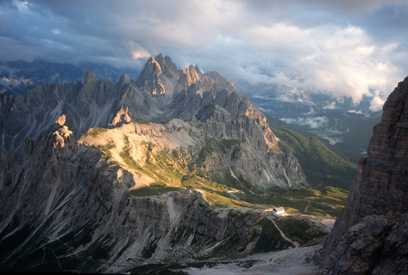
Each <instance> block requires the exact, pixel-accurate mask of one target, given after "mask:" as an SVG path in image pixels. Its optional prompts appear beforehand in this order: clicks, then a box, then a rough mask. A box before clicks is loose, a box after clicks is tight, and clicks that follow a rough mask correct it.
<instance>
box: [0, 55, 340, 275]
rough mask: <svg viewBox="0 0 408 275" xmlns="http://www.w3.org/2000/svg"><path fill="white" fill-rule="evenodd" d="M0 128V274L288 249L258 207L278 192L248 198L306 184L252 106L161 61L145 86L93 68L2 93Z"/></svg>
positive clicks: (211, 75)
mask: <svg viewBox="0 0 408 275" xmlns="http://www.w3.org/2000/svg"><path fill="white" fill-rule="evenodd" d="M0 133H1V141H0V149H1V151H2V153H1V154H0V163H1V165H0V167H1V168H0V180H1V182H2V185H1V190H0V191H1V192H0V194H1V210H0V216H1V221H0V247H2V249H1V251H0V252H1V253H0V261H1V266H0V269H1V270H14V271H42V272H43V271H71V272H74V271H81V272H84V271H85V272H91V271H92V272H125V271H128V270H130V269H131V268H134V267H135V266H140V265H143V264H146V262H149V263H160V262H163V261H173V262H174V261H175V262H178V261H186V260H188V259H190V260H197V259H200V258H201V259H207V258H211V257H214V256H219V255H222V256H223V257H225V258H234V257H241V256H245V255H248V254H250V253H255V252H265V251H270V250H276V249H283V248H285V247H288V246H290V243H288V241H286V240H285V239H284V238H283V237H282V236H281V235H280V233H279V231H278V230H277V229H276V227H275V226H274V225H273V224H272V223H271V221H270V220H269V219H268V218H267V217H266V216H265V215H264V214H263V211H262V210H259V209H263V208H265V207H272V206H275V205H276V204H274V201H273V196H267V197H264V199H263V200H266V201H267V203H265V202H263V203H262V204H258V203H256V202H255V201H251V200H250V198H252V199H254V198H258V199H262V198H261V196H262V194H263V196H265V195H267V194H269V193H268V192H273V190H287V191H289V190H304V189H305V188H308V187H309V184H308V183H307V180H306V177H305V175H304V173H303V171H302V168H301V167H300V165H299V163H298V161H297V159H296V158H295V156H294V155H293V154H292V153H291V152H284V151H282V150H281V149H280V148H279V144H278V143H279V140H278V138H277V137H276V136H275V134H274V133H273V132H272V131H271V128H270V127H269V125H268V122H267V119H266V117H265V116H264V115H263V114H262V113H261V112H260V111H259V110H258V109H257V108H256V107H255V105H254V104H253V103H251V102H250V101H249V99H248V97H246V96H245V95H243V94H239V93H238V92H237V90H236V88H235V87H234V86H233V84H232V83H231V82H229V81H228V80H227V79H225V78H224V77H222V76H220V75H219V74H218V73H216V72H208V73H203V72H201V70H200V69H199V68H198V67H197V66H195V67H193V66H189V67H188V68H185V69H178V68H177V67H176V65H175V64H174V63H173V62H172V61H171V59H170V58H169V57H167V56H166V57H163V56H162V55H158V56H157V57H155V58H150V59H149V60H148V61H147V63H146V65H145V68H144V69H143V71H142V72H141V74H140V76H139V78H138V79H137V80H136V81H134V80H132V79H131V78H130V77H129V76H128V75H127V74H124V75H122V76H121V78H120V79H119V80H118V81H117V82H116V83H112V82H110V81H108V80H98V79H97V77H96V75H95V74H94V73H93V72H88V73H87V74H86V75H85V77H84V80H83V82H81V81H77V82H75V83H45V84H43V85H42V86H36V87H35V88H34V89H32V90H29V91H27V92H26V93H25V94H24V95H2V97H1V104H0ZM248 201H250V202H248ZM277 202H278V201H277V200H276V201H275V203H277ZM323 203H324V204H326V205H327V202H326V201H325V202H322V204H323ZM336 203H337V202H334V204H336ZM251 209H253V210H251ZM282 222H284V221H282ZM291 225H292V226H296V225H299V226H300V225H301V226H304V227H306V228H311V229H313V232H314V234H313V235H312V238H310V236H308V237H307V240H306V239H305V240H303V242H305V243H306V242H310V241H312V239H313V238H316V239H321V237H322V236H324V235H325V234H326V233H327V229H326V228H325V227H324V226H323V225H322V224H315V223H314V222H312V221H309V220H307V219H303V218H296V219H293V221H292V223H291ZM265 242H267V243H268V245H265Z"/></svg>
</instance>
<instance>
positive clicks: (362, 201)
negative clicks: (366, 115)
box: [320, 77, 408, 274]
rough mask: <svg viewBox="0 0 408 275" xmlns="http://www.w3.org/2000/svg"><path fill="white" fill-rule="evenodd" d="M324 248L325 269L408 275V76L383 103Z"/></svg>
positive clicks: (332, 272)
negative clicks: (363, 155)
mask: <svg viewBox="0 0 408 275" xmlns="http://www.w3.org/2000/svg"><path fill="white" fill-rule="evenodd" d="M323 250H324V252H323V254H322V255H323V256H322V257H323V258H322V259H320V261H322V262H321V264H322V266H323V274H408V77H407V78H405V80H404V81H403V82H400V83H399V84H398V87H397V88H395V90H394V92H393V93H392V94H391V95H390V96H389V97H388V100H387V102H386V103H385V105H384V108H383V116H382V121H381V123H379V124H378V125H377V126H375V128H374V135H373V137H372V139H371V142H370V145H369V147H368V155H367V157H366V158H364V159H362V160H361V161H360V164H359V169H358V173H357V176H356V180H355V182H354V184H353V186H352V188H351V191H350V194H349V197H348V201H347V204H346V207H345V209H344V210H343V212H342V213H341V215H340V216H339V217H338V219H337V221H336V223H335V225H334V228H333V230H332V231H331V233H330V235H329V236H328V238H327V240H326V242H325V244H324V247H323Z"/></svg>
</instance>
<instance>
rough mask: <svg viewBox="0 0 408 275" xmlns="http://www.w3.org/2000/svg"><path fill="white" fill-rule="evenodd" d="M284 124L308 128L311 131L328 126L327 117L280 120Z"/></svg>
mask: <svg viewBox="0 0 408 275" xmlns="http://www.w3.org/2000/svg"><path fill="white" fill-rule="evenodd" d="M280 120H282V121H283V122H285V123H288V124H297V125H304V126H309V127H310V128H311V129H319V128H322V127H325V126H327V125H328V122H329V120H328V119H327V117H324V116H319V117H298V118H280Z"/></svg>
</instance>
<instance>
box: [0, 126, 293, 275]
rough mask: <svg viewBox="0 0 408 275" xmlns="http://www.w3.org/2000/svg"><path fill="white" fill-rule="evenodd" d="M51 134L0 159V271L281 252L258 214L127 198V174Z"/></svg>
mask: <svg viewBox="0 0 408 275" xmlns="http://www.w3.org/2000/svg"><path fill="white" fill-rule="evenodd" d="M55 127H56V128H57V129H55V131H54V132H52V133H49V134H47V135H44V136H42V137H41V138H40V139H39V140H31V139H28V140H26V141H25V143H24V145H23V150H22V151H21V152H22V153H21V154H16V153H14V152H9V153H4V154H1V155H0V181H1V182H2V184H1V186H0V270H2V271H31V272H33V271H41V272H47V271H54V272H55V271H65V272H98V273H99V272H109V273H112V272H119V273H122V272H125V271H126V270H128V269H130V268H133V267H135V266H139V265H143V264H148V263H162V262H179V261H186V260H189V259H190V260H197V259H205V258H211V257H214V256H217V257H221V258H236V257H240V256H245V255H248V254H249V253H252V252H254V251H257V249H258V250H259V248H258V247H263V248H264V247H268V249H284V248H287V247H288V246H290V243H288V242H287V241H286V240H284V239H283V238H282V237H281V236H280V234H279V232H278V231H277V229H276V228H274V227H273V225H272V224H271V223H270V221H268V220H267V219H266V217H265V216H264V215H262V213H260V212H256V211H251V210H247V211H248V212H246V211H243V212H242V211H238V210H234V209H220V208H215V207H212V206H211V205H210V204H209V203H208V202H207V201H206V200H205V197H204V196H203V193H202V192H199V191H196V190H193V189H184V190H180V191H174V192H168V193H166V194H163V195H158V196H143V197H138V196H133V195H131V194H129V190H130V189H131V188H132V187H134V186H135V185H136V182H135V178H134V177H133V175H132V173H130V172H128V171H127V170H126V169H124V168H122V167H121V166H119V165H111V164H110V163H109V162H107V161H102V160H101V156H102V155H103V153H102V152H101V150H99V149H98V148H96V147H93V146H87V145H78V143H77V140H76V138H75V136H74V135H73V134H72V132H71V131H69V130H68V129H67V127H66V126H63V127H58V126H55ZM270 228H272V229H270Z"/></svg>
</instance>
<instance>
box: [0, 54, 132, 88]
mask: <svg viewBox="0 0 408 275" xmlns="http://www.w3.org/2000/svg"><path fill="white" fill-rule="evenodd" d="M88 71H93V72H94V73H95V74H96V76H97V77H98V78H99V79H107V80H110V81H113V82H116V81H118V80H119V78H120V76H121V75H123V73H127V74H128V75H129V76H130V77H132V78H134V79H136V78H137V76H138V75H139V74H140V70H139V69H135V68H116V67H113V66H110V65H108V64H93V63H89V62H87V63H80V64H78V65H74V64H66V63H55V62H50V61H45V60H41V59H35V60H33V61H32V62H26V61H9V62H4V63H0V94H24V93H25V92H26V91H27V90H28V89H32V88H34V87H35V86H37V85H42V84H44V83H45V82H55V83H64V82H76V81H77V80H80V81H82V80H83V77H84V74H85V73H86V72H88Z"/></svg>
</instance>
